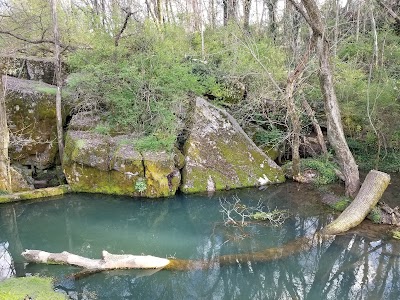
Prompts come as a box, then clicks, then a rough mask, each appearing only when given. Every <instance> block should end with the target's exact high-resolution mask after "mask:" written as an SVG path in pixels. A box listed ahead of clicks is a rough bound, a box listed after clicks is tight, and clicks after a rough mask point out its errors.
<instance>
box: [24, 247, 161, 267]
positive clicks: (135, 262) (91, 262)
mask: <svg viewBox="0 0 400 300" xmlns="http://www.w3.org/2000/svg"><path fill="white" fill-rule="evenodd" d="M21 255H22V256H23V257H24V258H25V259H26V260H27V261H29V262H36V263H45V264H48V263H53V264H61V265H62V264H68V265H73V266H78V267H82V268H84V269H89V270H113V269H159V268H163V267H165V266H166V265H168V264H169V260H168V259H166V258H160V257H155V256H150V255H147V256H144V255H129V254H124V255H116V254H111V253H108V252H107V251H105V250H103V252H102V258H101V259H90V258H86V257H83V256H79V255H75V254H71V253H69V252H66V251H64V252H61V253H49V252H45V251H41V250H25V251H24V252H22V254H21Z"/></svg>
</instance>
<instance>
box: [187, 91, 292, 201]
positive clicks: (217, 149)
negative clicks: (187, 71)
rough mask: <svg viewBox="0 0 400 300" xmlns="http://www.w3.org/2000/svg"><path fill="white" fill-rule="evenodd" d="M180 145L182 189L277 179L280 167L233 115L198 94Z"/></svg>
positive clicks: (219, 187) (209, 188)
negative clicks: (186, 137) (183, 157)
mask: <svg viewBox="0 0 400 300" xmlns="http://www.w3.org/2000/svg"><path fill="white" fill-rule="evenodd" d="M192 114H193V115H192V116H191V126H190V127H191V128H190V134H189V137H188V139H187V140H186V142H185V145H184V153H183V154H184V155H185V157H186V159H185V162H186V163H185V167H184V168H183V170H182V185H181V188H180V189H181V190H182V191H183V192H185V193H194V192H201V191H212V190H222V189H229V188H240V187H249V186H258V185H264V184H267V183H279V182H283V181H284V180H285V177H284V174H283V172H282V170H281V168H280V167H279V166H278V165H276V164H275V162H273V161H272V160H271V159H270V158H269V157H268V156H267V155H266V154H265V153H263V152H262V151H261V150H260V149H259V148H257V146H256V145H255V144H254V143H253V142H252V141H251V139H250V138H249V137H248V136H247V135H246V134H245V133H244V131H243V130H242V129H241V127H240V126H239V124H238V123H237V122H236V121H235V119H234V118H233V117H232V116H231V115H229V114H228V113H227V112H225V111H224V110H221V109H219V108H216V107H215V106H213V105H212V104H210V103H208V102H207V101H206V100H204V99H202V98H197V99H196V100H195V107H194V110H193V113H192Z"/></svg>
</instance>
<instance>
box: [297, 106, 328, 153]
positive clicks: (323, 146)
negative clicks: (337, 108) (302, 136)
mask: <svg viewBox="0 0 400 300" xmlns="http://www.w3.org/2000/svg"><path fill="white" fill-rule="evenodd" d="M302 104H303V107H304V110H305V111H306V113H307V115H308V116H309V118H310V119H311V123H312V124H313V127H314V130H315V132H316V134H317V140H318V144H319V145H320V147H321V150H322V153H323V154H325V155H326V154H328V149H327V148H326V143H325V139H324V134H323V133H322V130H321V126H319V123H318V120H317V118H316V117H315V112H314V110H313V109H312V107H311V106H310V104H309V103H308V102H307V100H306V99H303V101H302Z"/></svg>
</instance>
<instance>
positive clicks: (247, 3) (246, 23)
mask: <svg viewBox="0 0 400 300" xmlns="http://www.w3.org/2000/svg"><path fill="white" fill-rule="evenodd" d="M250 8H251V0H244V3H243V28H244V30H249V29H250Z"/></svg>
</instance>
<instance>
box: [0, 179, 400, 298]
mask: <svg viewBox="0 0 400 300" xmlns="http://www.w3.org/2000/svg"><path fill="white" fill-rule="evenodd" d="M392 194H393V195H394V194H395V193H394V192H393V191H389V193H388V195H392ZM234 196H237V197H239V198H240V199H241V200H242V202H243V203H244V204H245V205H248V206H256V205H257V203H258V202H259V201H261V202H262V203H263V205H264V206H265V207H269V208H270V209H275V208H278V209H289V210H290V212H291V216H290V218H289V219H288V220H286V222H285V223H284V225H283V226H281V227H273V226H265V225H260V224H251V225H249V226H248V227H246V228H245V229H244V231H241V230H239V229H238V228H232V227H226V226H224V225H223V218H222V215H221V212H220V210H221V208H220V204H219V201H218V200H219V199H220V198H225V199H227V200H230V199H232V198H233V197H234ZM320 198H321V192H320V191H318V190H316V189H315V188H313V187H311V186H306V185H298V184H296V183H285V184H281V185H277V186H270V187H268V188H267V189H266V190H264V191H259V190H257V189H243V190H235V191H229V192H221V193H216V194H214V195H212V196H208V195H194V196H192V195H190V196H187V195H179V196H176V197H173V198H168V199H161V200H148V199H132V198H127V197H116V196H105V195H93V194H71V195H66V196H63V197H60V198H57V199H52V200H46V201H40V202H25V203H23V202H20V203H14V204H3V205H0V248H3V249H2V250H1V249H0V257H1V256H2V257H3V265H4V264H5V260H7V259H8V260H10V259H12V266H13V268H12V270H11V271H15V273H16V275H17V276H25V275H26V274H40V275H45V276H53V277H55V278H56V289H57V290H59V291H62V292H64V293H66V294H68V296H69V297H70V298H71V299H143V300H144V299H318V300H320V299H400V263H399V258H400V241H396V240H394V239H391V238H390V237H389V236H388V235H387V234H386V231H387V228H383V227H379V229H377V228H376V226H373V227H372V228H374V230H371V226H368V223H366V224H364V225H363V228H361V229H360V230H358V231H357V232H356V233H355V232H353V233H349V234H346V235H342V236H336V237H335V238H332V239H329V240H326V241H321V242H320V243H317V244H316V245H315V246H314V247H313V248H311V250H309V251H305V252H299V253H297V254H294V255H291V256H289V257H287V258H285V259H281V260H276V261H269V262H258V263H254V262H251V261H250V262H247V263H242V264H238V263H233V264H232V265H228V266H221V267H214V268H211V269H207V270H188V271H163V270H162V271H159V272H156V273H153V271H131V270H124V271H110V272H104V273H98V274H94V275H91V276H88V277H85V278H83V279H80V280H77V281H73V280H72V279H69V278H68V275H70V274H72V273H75V272H77V271H79V269H77V268H73V267H67V266H55V265H34V264H28V265H26V264H24V262H23V259H22V257H21V256H20V253H21V252H22V251H23V250H24V249H41V250H45V251H49V252H61V251H64V250H66V251H69V252H71V253H75V254H78V255H82V256H86V257H91V258H98V257H99V256H100V253H101V250H103V249H105V250H107V251H109V252H111V253H116V254H121V253H130V254H142V253H143V254H150V255H155V256H160V257H176V258H181V259H194V260H199V259H202V260H209V259H212V258H215V257H217V256H220V255H225V254H234V253H251V252H255V251H260V250H263V249H265V248H270V247H281V246H283V245H285V244H286V243H288V242H290V241H293V240H295V239H296V238H299V237H303V236H311V235H313V234H314V233H315V232H316V231H318V230H320V229H321V228H322V227H324V226H325V225H326V224H327V223H329V222H330V221H331V220H332V218H333V215H332V211H330V210H329V209H327V208H326V206H325V205H323V204H320V202H319V199H320ZM387 200H388V199H387ZM391 201H392V202H393V201H394V200H393V199H391V200H390V199H389V201H388V202H391ZM364 223H365V222H364ZM366 226H367V228H365V227H366ZM7 246H8V248H7V251H5V250H4V248H6V247H7ZM2 251H3V252H2ZM1 253H3V254H1ZM7 255H10V257H9V256H7ZM0 264H1V260H0ZM0 267H1V266H0ZM0 269H1V268H0ZM2 272H3V274H0V279H1V276H3V277H4V276H6V275H5V274H4V272H5V270H3V271H2Z"/></svg>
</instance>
